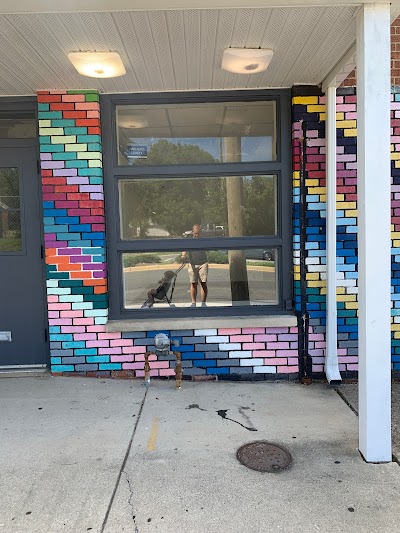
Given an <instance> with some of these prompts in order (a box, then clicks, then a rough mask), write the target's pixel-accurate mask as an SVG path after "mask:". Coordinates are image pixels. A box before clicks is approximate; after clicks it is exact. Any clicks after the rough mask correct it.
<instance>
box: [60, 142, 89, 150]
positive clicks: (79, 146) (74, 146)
mask: <svg viewBox="0 0 400 533" xmlns="http://www.w3.org/2000/svg"><path fill="white" fill-rule="evenodd" d="M65 151H66V152H86V151H87V144H84V143H80V144H77V143H71V144H68V145H67V146H66V147H65Z"/></svg>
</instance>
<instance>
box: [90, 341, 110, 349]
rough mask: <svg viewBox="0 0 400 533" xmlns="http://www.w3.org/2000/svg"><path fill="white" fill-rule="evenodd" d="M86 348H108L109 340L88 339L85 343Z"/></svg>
mask: <svg viewBox="0 0 400 533" xmlns="http://www.w3.org/2000/svg"><path fill="white" fill-rule="evenodd" d="M86 347H87V348H109V347H110V341H107V340H102V341H99V340H94V341H88V342H87V343H86Z"/></svg>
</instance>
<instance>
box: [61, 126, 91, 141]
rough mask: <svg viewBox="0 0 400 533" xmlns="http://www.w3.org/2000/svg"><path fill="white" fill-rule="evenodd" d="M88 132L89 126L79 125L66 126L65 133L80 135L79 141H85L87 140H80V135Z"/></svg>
mask: <svg viewBox="0 0 400 533" xmlns="http://www.w3.org/2000/svg"><path fill="white" fill-rule="evenodd" d="M86 133H87V128H86V127H84V126H78V127H74V128H65V135H78V139H77V142H78V143H81V142H85V141H80V140H79V138H80V136H82V137H84V136H85V134H86Z"/></svg>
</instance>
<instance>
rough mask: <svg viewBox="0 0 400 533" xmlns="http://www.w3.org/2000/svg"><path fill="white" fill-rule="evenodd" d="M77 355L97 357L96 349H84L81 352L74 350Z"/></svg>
mask: <svg viewBox="0 0 400 533" xmlns="http://www.w3.org/2000/svg"><path fill="white" fill-rule="evenodd" d="M74 354H75V355H97V349H96V348H83V349H79V350H74Z"/></svg>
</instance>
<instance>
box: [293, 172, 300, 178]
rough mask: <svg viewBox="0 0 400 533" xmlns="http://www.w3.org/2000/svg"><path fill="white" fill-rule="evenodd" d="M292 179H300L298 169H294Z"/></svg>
mask: <svg viewBox="0 0 400 533" xmlns="http://www.w3.org/2000/svg"><path fill="white" fill-rule="evenodd" d="M293 179H294V180H299V179H300V171H299V170H294V171H293Z"/></svg>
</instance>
